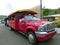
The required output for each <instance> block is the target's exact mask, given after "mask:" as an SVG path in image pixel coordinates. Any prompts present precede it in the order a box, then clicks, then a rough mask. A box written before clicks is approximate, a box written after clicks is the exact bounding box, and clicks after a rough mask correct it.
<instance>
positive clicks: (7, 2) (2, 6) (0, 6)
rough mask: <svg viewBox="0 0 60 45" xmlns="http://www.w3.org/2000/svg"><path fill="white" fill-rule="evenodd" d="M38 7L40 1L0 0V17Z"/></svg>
mask: <svg viewBox="0 0 60 45" xmlns="http://www.w3.org/2000/svg"><path fill="white" fill-rule="evenodd" d="M37 5H40V0H38V1H37V0H0V15H9V14H10V13H12V12H14V11H16V10H20V9H29V8H32V7H35V6H37Z"/></svg>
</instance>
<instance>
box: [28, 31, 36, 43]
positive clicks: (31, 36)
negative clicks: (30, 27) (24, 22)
mask: <svg viewBox="0 0 60 45" xmlns="http://www.w3.org/2000/svg"><path fill="white" fill-rule="evenodd" d="M27 37H28V40H29V42H30V43H31V44H36V43H37V39H36V36H35V34H34V32H31V31H29V32H28V35H27Z"/></svg>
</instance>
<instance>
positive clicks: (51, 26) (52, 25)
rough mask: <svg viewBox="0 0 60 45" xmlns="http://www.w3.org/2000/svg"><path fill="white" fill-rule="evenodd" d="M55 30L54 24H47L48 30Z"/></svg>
mask: <svg viewBox="0 0 60 45" xmlns="http://www.w3.org/2000/svg"><path fill="white" fill-rule="evenodd" d="M54 28H55V26H54V23H50V24H47V30H53V29H54Z"/></svg>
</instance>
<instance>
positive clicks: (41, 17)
mask: <svg viewBox="0 0 60 45" xmlns="http://www.w3.org/2000/svg"><path fill="white" fill-rule="evenodd" d="M40 19H43V11H42V0H40Z"/></svg>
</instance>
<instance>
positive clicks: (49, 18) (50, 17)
mask: <svg viewBox="0 0 60 45" xmlns="http://www.w3.org/2000/svg"><path fill="white" fill-rule="evenodd" d="M43 19H44V20H47V21H55V20H57V21H60V14H55V15H48V16H43Z"/></svg>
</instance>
